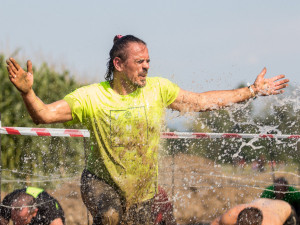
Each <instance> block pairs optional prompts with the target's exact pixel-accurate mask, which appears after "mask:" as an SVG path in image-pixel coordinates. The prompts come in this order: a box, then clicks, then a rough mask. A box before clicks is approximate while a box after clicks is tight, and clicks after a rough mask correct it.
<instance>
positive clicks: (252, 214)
mask: <svg viewBox="0 0 300 225" xmlns="http://www.w3.org/2000/svg"><path fill="white" fill-rule="evenodd" d="M262 221H263V214H262V211H261V210H260V209H258V208H255V207H247V208H245V209H243V210H242V211H241V212H240V213H239V215H238V218H237V221H236V225H261V224H262Z"/></svg>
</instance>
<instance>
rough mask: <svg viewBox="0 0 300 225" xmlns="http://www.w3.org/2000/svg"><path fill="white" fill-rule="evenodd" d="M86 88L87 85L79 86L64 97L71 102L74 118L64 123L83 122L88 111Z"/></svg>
mask: <svg viewBox="0 0 300 225" xmlns="http://www.w3.org/2000/svg"><path fill="white" fill-rule="evenodd" d="M85 96H86V90H85V87H82V88H79V89H77V90H75V91H73V92H71V93H70V94H68V95H66V96H65V97H64V100H65V101H66V102H67V103H68V104H69V106H70V108H71V112H72V118H73V120H71V121H68V122H66V123H64V124H65V125H72V124H76V123H82V122H83V121H84V118H85V114H86V113H85V112H86V104H85V102H86V100H85Z"/></svg>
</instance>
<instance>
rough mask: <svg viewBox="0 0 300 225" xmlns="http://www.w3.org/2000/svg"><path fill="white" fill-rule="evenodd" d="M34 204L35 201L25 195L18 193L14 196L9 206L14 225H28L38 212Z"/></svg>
mask: <svg viewBox="0 0 300 225" xmlns="http://www.w3.org/2000/svg"><path fill="white" fill-rule="evenodd" d="M34 203H35V199H34V198H33V197H32V196H31V195H28V194H26V193H20V194H19V195H17V196H16V198H15V199H14V200H13V203H12V205H11V206H12V210H11V219H12V221H13V222H14V224H15V225H26V224H29V223H30V221H31V220H32V218H33V217H35V216H36V214H37V211H38V209H37V208H36V207H35V206H34Z"/></svg>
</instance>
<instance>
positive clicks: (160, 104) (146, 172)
mask: <svg viewBox="0 0 300 225" xmlns="http://www.w3.org/2000/svg"><path fill="white" fill-rule="evenodd" d="M178 92H179V87H178V86H177V85H176V84H174V83H172V82H170V81H169V80H167V79H164V78H158V77H155V78H147V85H146V86H145V87H143V88H138V89H137V90H136V91H134V92H133V93H131V94H129V95H119V94H117V93H116V92H115V91H114V90H113V89H112V88H111V87H110V84H109V82H101V83H99V84H92V85H89V86H85V87H82V88H79V89H77V90H76V91H74V92H72V93H70V94H68V95H67V96H66V97H65V98H64V100H66V101H67V102H68V104H69V105H70V107H71V110H72V117H73V120H72V121H70V122H67V123H66V124H73V123H78V122H80V123H83V124H85V125H86V126H87V128H88V129H89V131H90V133H91V151H90V152H89V157H88V165H87V169H88V170H89V171H90V172H92V173H94V174H95V175H97V176H98V177H99V178H100V179H103V180H104V181H105V182H107V183H108V184H110V185H112V186H115V187H117V188H119V190H120V191H121V193H122V194H123V196H124V197H125V199H126V202H127V204H128V205H131V204H133V203H137V202H142V201H145V200H148V199H150V198H152V197H153V196H154V194H155V192H156V188H157V170H158V168H157V167H158V166H157V150H158V145H159V139H160V129H161V123H162V119H163V116H164V112H165V110H164V109H165V108H166V107H167V106H168V105H170V104H171V103H172V102H173V101H174V100H175V99H176V97H177V95H178Z"/></svg>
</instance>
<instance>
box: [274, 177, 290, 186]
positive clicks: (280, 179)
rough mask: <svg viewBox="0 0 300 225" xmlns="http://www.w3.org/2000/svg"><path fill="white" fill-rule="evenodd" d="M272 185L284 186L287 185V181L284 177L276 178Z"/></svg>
mask: <svg viewBox="0 0 300 225" xmlns="http://www.w3.org/2000/svg"><path fill="white" fill-rule="evenodd" d="M274 184H285V185H288V181H287V180H286V179H285V178H284V177H278V178H277V179H275V180H274Z"/></svg>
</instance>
